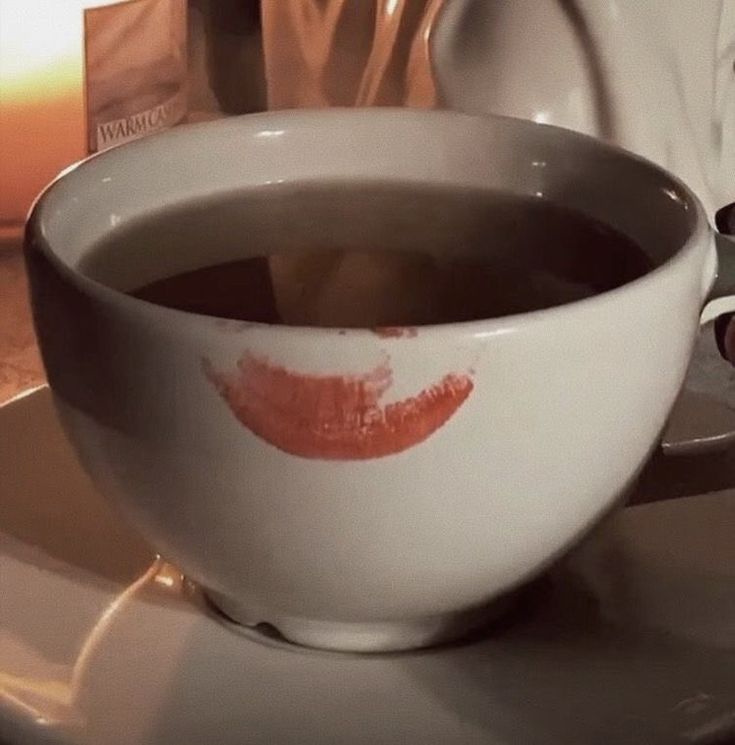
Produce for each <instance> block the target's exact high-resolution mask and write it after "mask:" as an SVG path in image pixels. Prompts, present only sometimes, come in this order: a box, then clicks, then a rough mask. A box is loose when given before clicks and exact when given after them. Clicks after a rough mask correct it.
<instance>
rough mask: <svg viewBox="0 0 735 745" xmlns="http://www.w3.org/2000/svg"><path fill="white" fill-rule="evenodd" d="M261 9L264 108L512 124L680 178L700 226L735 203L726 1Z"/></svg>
mask: <svg viewBox="0 0 735 745" xmlns="http://www.w3.org/2000/svg"><path fill="white" fill-rule="evenodd" d="M261 8H262V29H263V53H264V58H265V84H266V88H267V93H268V102H267V105H268V107H269V108H271V109H277V108H283V107H293V106H298V107H304V106H324V105H330V106H356V105H375V104H378V105H386V104H388V105H407V106H427V107H431V106H440V107H450V108H454V109H458V110H460V111H466V112H475V113H484V114H489V113H493V114H505V115H510V116H517V117H521V118H526V119H531V120H534V121H538V122H546V123H550V124H557V125H559V126H564V127H568V128H570V129H575V130H577V131H580V132H585V133H587V134H591V135H594V136H597V137H601V138H603V139H606V140H608V141H612V142H615V143H617V144H619V145H622V146H623V147H625V148H627V149H629V150H632V151H633V152H636V153H639V154H641V155H644V156H645V157H648V158H650V159H651V160H653V161H655V162H656V163H658V164H659V165H661V166H663V167H664V168H667V169H669V170H671V171H672V172H673V173H675V174H676V175H678V176H679V177H680V178H682V179H683V180H684V181H686V182H687V183H688V184H689V186H690V187H691V188H692V189H693V190H694V191H695V193H696V194H697V195H698V196H699V197H700V199H701V200H702V201H703V202H704V204H705V206H706V209H707V211H708V213H709V215H710V217H711V216H712V215H713V214H714V210H715V209H717V208H718V207H721V206H722V205H724V204H727V203H729V202H731V201H733V199H735V191H734V190H733V182H732V174H733V173H734V172H735V74H734V73H733V63H734V62H735V4H733V3H732V2H731V0H706V2H700V3H696V2H692V1H691V0H646V2H640V0H513V2H507V0H506V1H503V0H320V2H315V0H261ZM243 13H244V11H243ZM220 43H221V44H224V43H225V39H224V37H223V38H222V39H221V41H220ZM243 49H245V50H247V49H248V46H247V43H246V41H243ZM262 75H263V71H262V68H261V66H260V65H253V64H250V63H248V65H247V66H245V65H243V66H242V67H241V69H240V70H239V76H240V79H241V81H242V82H241V84H240V85H241V89H242V90H243V91H247V90H249V89H251V88H252V86H253V84H254V82H255V81H257V82H258V83H260V80H261V76H262Z"/></svg>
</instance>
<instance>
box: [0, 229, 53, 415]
mask: <svg viewBox="0 0 735 745" xmlns="http://www.w3.org/2000/svg"><path fill="white" fill-rule="evenodd" d="M44 380H45V376H44V372H43V365H42V364H41V357H40V355H39V352H38V346H37V344H36V337H35V334H34V333H33V324H32V322H31V309H30V305H29V302H28V283H27V279H26V273H25V267H24V265H23V255H22V252H21V248H20V242H19V241H9V242H6V243H4V244H2V245H0V405H2V404H3V403H5V402H7V401H9V400H10V399H11V398H14V397H15V396H17V395H18V394H19V393H22V392H23V391H25V390H28V389H30V388H35V387H37V386H38V385H40V384H41V383H43V382H44Z"/></svg>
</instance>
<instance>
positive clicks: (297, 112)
mask: <svg viewBox="0 0 735 745" xmlns="http://www.w3.org/2000/svg"><path fill="white" fill-rule="evenodd" d="M395 117H401V118H402V119H405V118H407V117H410V118H412V119H413V120H414V122H416V123H417V124H418V126H423V125H425V124H426V123H427V122H430V121H432V120H439V119H440V118H444V119H453V120H455V121H464V122H465V123H467V122H470V123H475V124H477V125H478V126H480V125H485V126H491V125H495V126H497V125H501V126H502V125H504V126H509V127H515V128H518V129H519V130H522V129H526V130H531V129H535V130H536V131H542V130H543V131H544V132H547V133H548V137H557V138H559V137H561V138H565V139H566V140H567V141H574V140H577V141H578V142H580V143H581V144H586V145H587V146H588V147H593V148H595V149H597V150H598V151H599V152H606V153H607V154H609V155H610V156H612V157H615V158H618V159H624V160H627V161H629V162H631V163H637V164H638V165H640V166H642V167H644V168H646V169H647V170H648V171H649V172H653V173H655V174H656V175H657V176H658V177H660V178H661V179H662V180H666V181H667V182H668V183H670V184H673V185H674V186H675V187H676V189H677V190H678V194H677V200H678V201H681V199H680V196H683V197H684V199H685V200H686V206H685V209H686V210H687V211H690V214H691V219H690V225H689V233H688V235H687V237H686V239H685V240H684V241H683V242H682V244H681V246H679V248H677V249H676V250H675V251H674V252H673V253H672V254H671V255H670V256H668V257H667V258H666V259H665V260H663V261H662V262H660V263H658V264H657V265H656V266H654V267H653V268H652V269H651V270H650V271H648V272H646V273H645V274H644V275H642V276H640V277H638V278H636V279H634V280H631V281H629V282H626V283H625V284H622V285H619V286H617V287H614V288H612V289H610V290H605V291H602V292H597V293H595V294H593V295H591V296H589V297H585V298H581V299H576V300H572V301H568V302H564V303H561V304H559V305H554V306H552V307H549V308H543V309H537V310H530V311H524V312H521V313H513V314H508V315H503V316H496V317H490V318H480V319H473V320H465V321H448V322H443V323H433V324H425V325H416V326H411V328H412V329H413V328H415V329H416V331H417V332H419V333H420V334H421V335H422V336H424V335H425V334H428V333H430V334H432V335H433V336H436V335H437V334H442V333H447V332H449V333H451V334H452V335H455V336H456V335H457V334H458V333H459V334H460V335H468V336H470V337H483V336H488V335H494V334H497V333H505V332H507V331H509V330H512V329H513V328H515V327H516V326H518V325H519V324H521V323H522V324H523V325H527V324H528V323H536V322H539V321H542V320H551V319H552V318H559V317H564V316H566V315H568V314H569V313H571V312H574V313H578V312H579V311H580V310H581V309H583V308H592V307H599V306H600V305H601V304H602V303H605V302H614V301H617V300H623V299H624V298H626V297H627V296H629V295H631V294H632V293H635V292H637V291H639V290H641V291H642V290H644V289H645V288H648V287H650V286H651V285H653V284H655V283H657V282H658V281H659V280H660V278H661V277H662V276H663V275H666V274H668V273H669V272H672V271H675V268H676V267H677V266H678V265H679V264H680V263H684V262H685V261H686V260H687V257H688V256H689V254H691V253H692V252H693V251H695V250H696V249H697V247H699V246H700V245H701V244H702V242H703V241H706V240H708V238H709V237H710V233H711V227H710V224H709V220H708V218H707V215H706V212H705V209H704V207H703V205H702V202H701V200H700V199H699V198H698V197H697V195H696V194H695V193H694V192H693V191H692V189H691V188H690V187H689V186H688V185H687V184H686V183H685V182H684V181H683V180H681V179H680V178H679V177H678V176H676V175H675V174H673V173H671V172H670V171H668V170H667V169H665V168H663V167H662V166H660V165H658V164H657V163H654V162H653V161H651V160H649V159H648V158H645V157H643V156H641V155H638V154H637V153H634V152H631V151H629V150H627V149H625V148H623V147H621V146H619V145H615V144H612V143H608V142H605V141H602V140H599V139H597V138H595V137H592V136H590V135H587V134H584V133H581V132H577V131H575V130H571V129H567V128H565V127H561V126H558V125H552V124H542V123H538V122H534V121H531V120H527V119H521V118H518V117H512V116H505V115H498V114H487V115H477V114H467V113H464V112H458V111H449V110H437V109H408V108H401V107H375V108H338V107H335V108H329V109H290V110H282V111H264V112H258V113H252V114H243V115H239V116H232V117H225V118H222V119H218V120H214V121H207V122H200V123H196V124H188V125H184V126H179V127H175V128H173V129H171V130H168V131H166V132H163V133H160V134H156V135H152V136H149V137H145V138H141V139H139V140H136V141H133V142H130V143H127V144H124V145H121V146H118V147H115V148H112V149H110V150H107V151H104V152H98V153H94V154H92V155H90V156H88V157H86V158H84V159H82V160H80V161H78V162H77V163H73V164H71V165H70V166H68V167H67V168H65V169H64V170H62V171H61V172H60V173H59V174H58V175H57V176H56V177H55V178H54V179H53V180H52V181H51V182H50V183H49V184H48V185H47V186H46V187H45V188H44V189H43V190H42V191H41V192H40V193H39V195H38V196H37V197H36V199H35V200H34V202H33V204H32V206H31V209H30V212H29V216H28V219H27V222H26V228H25V236H24V247H25V250H26V252H28V251H29V250H31V249H37V250H39V251H40V252H41V253H42V254H43V255H44V257H45V258H46V259H47V260H48V261H49V262H51V264H52V265H53V266H54V267H55V269H56V270H57V271H58V272H59V273H60V274H62V275H63V276H64V277H65V279H66V280H67V281H69V282H71V283H72V284H73V285H75V286H76V287H77V288H78V289H79V290H81V291H82V292H83V293H85V294H89V295H92V296H93V297H95V298H96V299H98V300H100V301H102V302H105V303H117V304H120V305H121V306H122V308H123V309H127V310H128V311H129V312H133V313H135V312H138V313H142V314H145V315H149V316H150V315H156V316H158V317H162V318H169V319H171V320H174V319H179V320H187V321H189V322H194V323H198V324H204V325H206V326H210V325H212V324H216V325H220V324H221V323H222V321H226V322H227V323H228V324H233V325H236V326H237V327H238V328H253V329H267V330H268V331H269V332H270V333H278V334H280V335H298V336H301V335H303V334H310V335H328V336H338V337H341V338H344V337H350V338H355V337H360V336H366V335H370V336H373V335H374V334H375V332H376V329H374V328H365V327H338V326H329V327H326V326H308V325H286V324H275V323H264V322H259V321H239V320H234V319H228V318H223V317H218V316H211V315H204V314H200V313H195V312H191V311H184V310H179V309H174V308H168V307H165V306H161V305H157V304H155V303H151V302H149V301H146V300H142V299H140V298H135V297H132V296H130V295H129V294H127V293H126V292H124V291H121V290H116V289H114V288H112V287H109V286H108V285H106V284H104V283H102V282H99V281H97V280H95V279H92V278H90V277H88V276H86V275H85V274H83V273H82V272H81V271H79V270H78V269H77V268H75V267H73V266H71V265H70V263H69V262H67V261H65V260H64V259H63V258H62V257H61V256H60V255H59V253H58V252H57V250H55V249H54V247H53V246H52V245H51V241H50V240H49V239H48V230H47V219H48V216H47V214H46V212H47V206H48V202H49V201H50V200H51V199H52V198H53V197H54V196H55V193H56V191H57V190H58V189H59V188H60V186H61V185H63V184H64V183H66V182H67V181H68V180H69V179H71V178H78V177H79V176H84V174H85V171H86V170H87V169H88V168H90V167H91V166H93V165H94V164H97V163H98V162H99V161H100V160H102V159H112V158H114V157H117V158H119V157H121V156H120V154H121V153H134V152H135V150H136V149H141V148H144V147H151V146H152V145H155V144H157V143H160V144H164V143H166V142H168V143H170V144H171V145H172V146H173V144H174V143H175V142H176V140H177V139H180V140H181V141H182V142H185V140H186V139H187V138H188V139H191V138H194V137H197V136H201V133H207V132H209V131H214V130H216V129H218V128H222V129H224V128H226V127H233V126H235V127H239V126H242V125H243V124H245V123H246V124H250V125H252V127H257V126H258V124H259V123H262V124H263V125H264V126H263V128H262V129H261V130H259V131H268V130H269V129H271V128H272V127H273V125H274V123H276V122H281V123H282V128H284V129H285V128H287V127H289V126H291V127H295V126H314V124H315V123H316V122H318V121H322V122H324V121H325V120H329V121H330V123H331V124H332V125H333V126H334V125H336V124H338V123H339V122H340V121H341V122H343V123H344V126H346V127H348V126H350V124H351V123H352V122H356V121H365V120H370V119H372V120H373V121H375V122H380V121H386V120H389V119H391V118H395ZM299 122H301V124H299ZM265 125H267V127H266V126H265ZM544 136H546V135H544ZM205 195H206V193H205V192H204V191H203V192H202V194H201V196H205ZM163 206H165V203H164V202H163V201H162V202H161V203H160V204H158V205H155V206H154V208H153V209H151V212H153V211H155V210H156V209H160V208H161V207H163ZM141 214H144V213H141ZM714 279H715V272H713V276H712V278H711V282H714ZM710 284H711V283H710ZM708 289H709V287H707V288H706V289H705V292H704V294H706V292H707V291H708ZM704 300H705V297H704V296H703V297H702V301H701V302H702V304H704ZM698 310H699V309H698ZM388 328H390V329H392V328H393V327H388ZM402 328H403V327H396V330H397V331H400V330H401V329H402ZM377 330H380V327H379V328H378V329H377ZM396 336H401V334H400V333H396Z"/></svg>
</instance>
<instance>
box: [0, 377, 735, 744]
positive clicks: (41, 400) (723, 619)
mask: <svg viewBox="0 0 735 745" xmlns="http://www.w3.org/2000/svg"><path fill="white" fill-rule="evenodd" d="M0 433H2V437H0V474H2V479H1V480H0V599H1V600H0V742H2V743H3V745H6V744H7V745H21V744H25V743H28V744H29V745H43V744H45V743H54V744H55V745H60V744H61V743H64V744H66V745H201V744H202V743H213V744H214V743H216V745H250V744H251V743H252V744H255V743H257V744H259V745H260V744H263V745H266V744H267V745H291V744H293V745H312V744H314V745H344V743H350V744H351V745H352V744H353V743H354V744H355V745H388V744H393V743H395V744H396V745H398V744H399V743H400V744H402V743H442V745H455V744H456V745H474V744H477V745H537V744H538V745H591V744H592V743H605V745H675V744H676V743H682V744H685V743H686V744H688V745H691V743H707V744H709V743H714V742H717V743H727V742H732V741H733V738H735V541H733V540H732V533H733V526H735V493H731V492H728V493H722V494H716V495H711V496H707V497H697V498H694V499H688V500H681V501H679V502H675V503H668V504H666V503H663V504H660V505H652V506H646V507H638V508H633V509H628V510H626V511H624V512H622V513H620V514H619V515H618V516H616V517H615V518H613V519H612V521H609V522H608V523H606V524H605V525H603V526H602V527H600V528H598V529H597V530H596V533H595V535H594V536H592V537H591V539H590V540H589V541H588V542H587V543H586V545H585V546H583V547H582V548H581V549H580V550H578V551H577V553H576V555H575V556H574V557H572V558H570V559H569V560H568V561H567V564H566V565H565V566H563V567H559V568H557V569H556V570H555V572H554V575H553V577H551V578H549V579H547V580H546V581H544V582H543V583H542V584H541V585H540V586H539V587H538V588H537V589H536V590H535V591H534V592H533V593H531V594H530V595H529V597H528V598H527V599H526V601H525V605H524V606H523V607H522V608H521V609H519V611H518V613H517V615H516V617H515V619H514V621H513V623H510V624H507V625H506V626H505V627H504V628H501V629H498V630H496V632H495V633H494V634H493V635H491V636H489V637H488V638H487V639H485V640H484V641H481V642H478V643H474V644H471V645H468V646H464V647H456V648H453V649H444V650H439V651H432V652H425V653H410V654H401V655H388V656H382V657H381V656H378V657H367V658H366V657H359V656H350V655H340V654H328V653H317V652H305V651H300V650H296V649H282V648H279V647H278V646H277V645H273V644H272V645H270V646H268V645H266V644H261V643H259V642H254V641H252V640H250V639H249V638H243V637H242V636H241V635H240V634H237V633H235V632H233V631H231V630H230V629H229V628H227V627H225V626H223V625H222V624H221V623H219V622H218V621H217V620H214V618H213V617H211V616H210V615H208V614H207V613H206V612H204V610H203V609H202V607H201V605H200V604H199V601H198V596H197V595H196V593H193V594H192V593H191V592H188V591H187V590H186V585H185V584H182V581H181V578H180V575H179V574H178V572H177V571H176V570H175V569H173V568H172V567H171V566H169V565H165V564H161V563H152V556H151V553H150V552H149V551H148V550H147V549H146V548H145V546H144V544H142V543H141V542H140V540H139V539H137V538H136V537H135V536H134V535H133V534H132V533H130V532H129V531H128V530H126V529H125V528H124V527H122V526H121V525H120V524H119V523H118V521H117V520H116V519H115V518H114V517H112V516H111V514H110V512H109V511H108V509H107V507H106V506H105V504H104V502H103V501H102V500H101V498H100V497H99V495H98V494H97V493H96V492H95V491H94V489H92V488H91V486H90V485H89V483H88V481H87V479H86V477H85V476H84V475H83V474H82V473H81V471H80V469H79V467H78V466H77V464H76V462H75V460H74V458H73V456H72V454H71V452H70V449H69V447H68V445H67V444H66V442H65V441H64V439H63V437H62V435H61V433H60V430H59V427H58V424H57V423H56V420H55V416H54V414H53V413H52V409H51V405H50V397H49V394H48V392H47V391H45V390H43V391H41V392H39V393H35V394H32V395H31V396H28V397H26V398H24V399H21V400H19V401H17V402H15V403H13V404H11V405H8V406H6V407H4V408H2V409H0Z"/></svg>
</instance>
